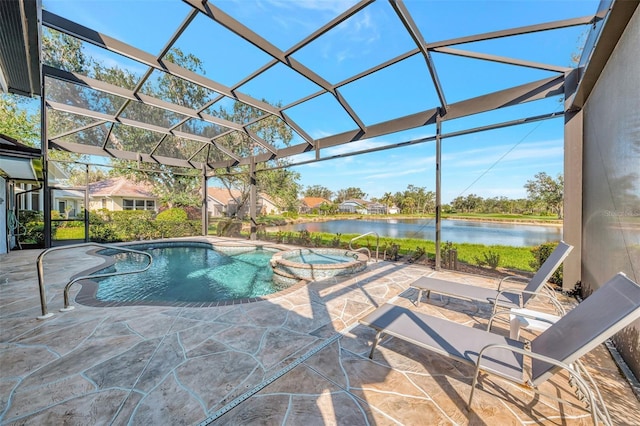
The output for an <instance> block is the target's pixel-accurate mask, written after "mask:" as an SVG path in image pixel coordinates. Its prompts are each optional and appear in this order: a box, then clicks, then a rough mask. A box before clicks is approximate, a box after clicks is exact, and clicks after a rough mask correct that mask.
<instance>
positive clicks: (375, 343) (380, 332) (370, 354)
mask: <svg viewBox="0 0 640 426" xmlns="http://www.w3.org/2000/svg"><path fill="white" fill-rule="evenodd" d="M381 335H382V331H378V332H377V333H376V337H375V338H374V339H373V345H372V346H371V352H369V359H373V351H375V350H376V347H377V346H378V342H379V341H380V336H381Z"/></svg>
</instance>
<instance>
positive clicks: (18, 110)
mask: <svg viewBox="0 0 640 426" xmlns="http://www.w3.org/2000/svg"><path fill="white" fill-rule="evenodd" d="M25 103H26V100H25V99H24V98H21V97H19V96H16V95H9V94H0V133H2V134H4V135H7V136H9V137H12V138H14V139H16V140H17V141H18V142H21V143H24V144H26V145H29V146H32V147H37V146H39V145H40V113H39V112H34V113H30V112H29V111H28V110H27V109H26V108H25Z"/></svg>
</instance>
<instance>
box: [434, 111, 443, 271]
mask: <svg viewBox="0 0 640 426" xmlns="http://www.w3.org/2000/svg"><path fill="white" fill-rule="evenodd" d="M441 117H442V116H441V115H440V111H438V114H437V115H436V259H435V261H436V263H435V267H436V271H439V270H440V266H441V253H440V243H441V242H442V119H441Z"/></svg>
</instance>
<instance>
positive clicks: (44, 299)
mask: <svg viewBox="0 0 640 426" xmlns="http://www.w3.org/2000/svg"><path fill="white" fill-rule="evenodd" d="M90 246H94V247H101V248H105V249H113V250H119V251H125V252H130V253H137V254H141V255H143V256H146V257H147V258H148V259H149V264H148V265H147V266H146V267H145V268H144V269H142V270H136V271H123V272H111V273H109V274H99V275H89V276H84V277H77V278H74V279H72V280H71V281H70V282H69V283H67V285H66V286H65V288H64V299H65V306H64V308H63V309H64V310H71V309H73V307H71V308H69V305H68V293H69V287H71V285H72V284H73V283H75V282H77V281H80V280H81V279H88V278H102V277H104V276H115V275H125V274H134V273H139V272H144V271H146V270H147V269H149V268H150V267H151V263H152V262H153V257H152V256H151V255H150V254H149V253H145V252H143V251H139V250H133V249H130V248H126V247H119V246H114V245H111V244H101V243H93V242H91V243H82V244H70V245H65V246H59V247H51V248H48V249H46V250H44V251H43V252H42V253H40V254H39V255H38V259H37V260H36V266H37V268H38V287H39V289H40V307H41V310H42V315H40V316H38V317H37V318H38V319H40V320H43V319H47V318H51V317H52V316H53V313H51V312H48V310H47V297H46V290H45V286H44V265H43V259H44V257H45V256H46V255H47V254H49V253H51V252H52V251H58V250H65V249H72V248H81V247H90ZM61 311H62V309H61ZM63 312H64V311H63Z"/></svg>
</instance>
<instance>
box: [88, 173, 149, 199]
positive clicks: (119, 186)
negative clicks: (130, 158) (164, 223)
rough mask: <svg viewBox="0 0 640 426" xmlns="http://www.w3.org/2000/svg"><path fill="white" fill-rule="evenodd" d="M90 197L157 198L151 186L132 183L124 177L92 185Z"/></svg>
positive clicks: (90, 186)
mask: <svg viewBox="0 0 640 426" xmlns="http://www.w3.org/2000/svg"><path fill="white" fill-rule="evenodd" d="M89 195H90V196H91V197H134V198H157V197H156V196H155V195H154V194H153V192H152V188H151V186H150V185H148V184H146V183H143V182H132V181H130V180H129V179H127V178H124V177H117V178H111V179H106V180H101V181H99V182H94V183H90V184H89Z"/></svg>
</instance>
